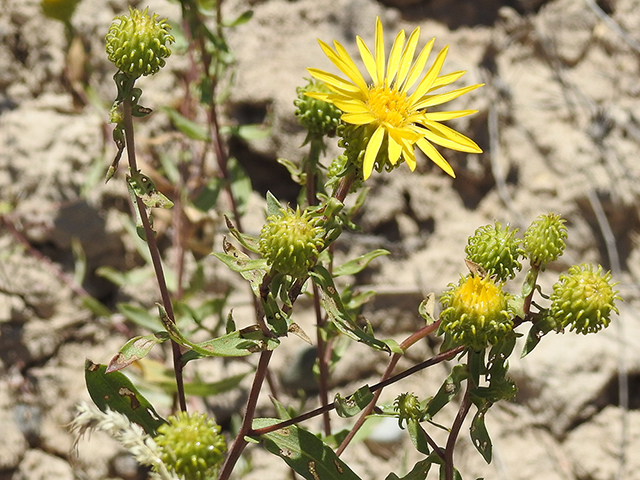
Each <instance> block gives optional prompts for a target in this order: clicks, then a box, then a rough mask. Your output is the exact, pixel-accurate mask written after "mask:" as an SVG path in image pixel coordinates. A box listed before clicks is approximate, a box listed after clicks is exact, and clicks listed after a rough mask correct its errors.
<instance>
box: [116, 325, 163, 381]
mask: <svg viewBox="0 0 640 480" xmlns="http://www.w3.org/2000/svg"><path fill="white" fill-rule="evenodd" d="M167 340H169V334H167V333H166V332H158V333H152V334H151V335H145V336H140V337H133V338H132V339H131V340H129V341H128V342H127V343H125V344H124V345H123V346H122V348H120V350H119V351H118V353H117V354H116V355H115V356H114V357H113V358H112V359H111V361H110V362H109V366H108V367H107V373H111V372H115V371H118V370H121V369H123V368H125V367H127V366H129V365H131V364H132V363H133V362H135V361H136V360H140V359H141V358H144V357H146V356H147V355H148V354H149V352H150V351H151V349H152V348H153V347H154V346H156V345H158V344H159V343H163V342H165V341H167Z"/></svg>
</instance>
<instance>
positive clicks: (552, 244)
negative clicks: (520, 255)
mask: <svg viewBox="0 0 640 480" xmlns="http://www.w3.org/2000/svg"><path fill="white" fill-rule="evenodd" d="M564 222H565V221H564V219H563V218H561V217H560V215H556V214H555V213H549V214H547V215H540V216H539V217H538V218H537V219H536V220H534V222H533V223H532V224H531V225H530V226H529V228H527V231H526V232H525V233H524V250H525V253H526V255H527V257H528V258H529V261H530V262H531V265H537V266H539V267H541V268H544V267H545V266H546V265H547V263H549V262H553V261H554V260H557V259H558V257H559V256H560V255H562V252H564V247H565V244H564V240H565V239H566V238H567V227H565V225H564Z"/></svg>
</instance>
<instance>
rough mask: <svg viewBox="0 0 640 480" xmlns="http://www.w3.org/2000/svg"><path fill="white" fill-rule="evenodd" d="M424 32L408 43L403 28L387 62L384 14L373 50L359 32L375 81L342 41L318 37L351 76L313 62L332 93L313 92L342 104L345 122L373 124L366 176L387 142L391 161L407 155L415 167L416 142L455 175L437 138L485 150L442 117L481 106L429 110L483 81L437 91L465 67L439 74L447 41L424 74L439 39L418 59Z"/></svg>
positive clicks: (455, 145)
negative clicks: (362, 70)
mask: <svg viewBox="0 0 640 480" xmlns="http://www.w3.org/2000/svg"><path fill="white" fill-rule="evenodd" d="M419 38H420V28H419V27H418V28H416V29H415V30H414V31H413V32H412V33H411V35H410V36H409V39H408V41H407V42H406V45H405V33H404V30H401V31H400V33H398V35H397V36H396V39H395V41H394V42H393V46H392V47H391V53H390V54H389V59H388V61H386V62H385V49H384V39H383V32H382V23H381V22H380V18H377V20H376V36H375V49H374V53H373V54H372V53H371V51H370V50H369V48H368V47H367V46H366V45H365V43H364V42H363V40H362V39H361V38H360V37H359V36H358V37H356V42H357V44H358V49H359V50H360V56H361V57H362V60H363V62H364V65H365V67H366V69H367V72H368V73H369V75H370V76H371V79H372V83H367V82H366V81H365V80H364V78H363V76H362V74H361V73H360V71H359V70H358V67H357V66H356V64H355V63H354V61H353V60H352V59H351V57H350V56H349V54H348V53H347V51H346V50H345V48H344V47H343V46H342V45H340V43H338V42H336V41H334V42H333V44H334V47H335V50H334V49H332V48H331V47H330V46H329V45H327V44H326V43H324V42H322V41H321V40H318V42H319V43H320V46H321V47H322V50H323V51H324V53H325V54H326V55H327V57H329V59H330V60H331V61H332V62H333V63H334V65H335V66H336V67H338V68H339V69H340V71H342V73H344V74H345V75H346V76H347V77H348V78H347V79H344V78H341V77H339V76H337V75H334V74H332V73H328V72H325V71H322V70H318V69H316V68H309V69H308V71H309V73H311V75H312V76H313V77H315V78H316V79H318V80H321V81H323V82H324V83H325V84H326V85H327V87H328V88H329V90H331V93H319V92H318V93H309V94H308V95H309V96H311V97H313V98H317V99H319V100H324V101H325V102H329V103H332V104H334V105H335V106H336V107H338V108H339V109H340V110H342V112H343V115H342V120H343V121H344V122H346V123H350V124H353V125H368V126H370V127H371V128H372V131H373V134H372V136H371V139H370V141H369V143H368V145H367V148H366V151H365V155H364V162H363V166H362V168H363V176H364V179H367V178H369V176H370V175H371V172H372V171H373V167H374V164H375V161H376V157H377V156H378V153H379V152H380V151H381V149H382V148H384V147H385V146H386V148H387V150H388V152H387V153H388V161H389V163H390V164H391V165H395V164H396V163H397V162H398V161H400V160H404V161H405V162H407V165H409V168H410V169H411V170H412V171H413V170H414V169H415V168H416V158H415V153H414V149H415V145H417V146H418V147H419V148H420V150H422V151H423V152H424V153H425V154H426V155H427V156H428V157H429V158H430V159H431V160H432V161H433V162H434V163H435V164H436V165H438V166H439V167H440V168H441V169H442V170H444V171H445V172H447V173H448V174H449V175H451V176H452V177H455V174H454V173H453V169H452V168H451V165H449V163H448V162H447V161H446V160H445V159H444V158H443V157H442V155H441V154H440V152H438V151H437V150H436V148H435V147H434V146H433V144H436V145H440V146H442V147H446V148H451V149H453V150H458V151H461V152H469V153H481V152H482V150H481V149H480V147H478V145H476V144H475V142H474V141H473V140H471V139H469V138H467V137H466V136H464V135H462V134H461V133H458V132H456V131H455V130H453V129H451V128H449V127H447V126H445V125H443V124H441V123H440V122H442V121H445V120H450V119H453V118H458V117H463V116H465V115H469V114H472V113H475V112H476V110H459V111H450V112H440V111H439V112H428V111H427V109H428V108H429V107H433V106H436V105H440V104H443V103H445V102H448V101H449V100H452V99H454V98H457V97H459V96H460V95H463V94H464V93H467V92H469V91H471V90H474V89H476V88H478V87H480V86H481V85H472V86H469V87H464V88H459V89H457V90H452V91H450V92H447V93H438V94H434V93H432V92H434V91H435V90H437V89H439V88H442V87H445V86H447V85H449V84H451V83H452V82H454V81H455V80H457V79H458V78H460V77H461V76H462V75H464V73H465V72H464V71H460V72H454V73H449V74H447V75H440V70H441V69H442V65H443V63H444V59H445V57H446V55H447V50H448V47H445V48H443V49H442V50H441V51H440V53H439V54H438V56H437V57H436V60H435V62H434V63H433V65H432V66H431V68H429V70H428V71H427V73H426V74H424V76H423V77H422V79H420V80H419V78H420V76H421V74H422V72H423V70H424V67H425V64H426V63H427V60H428V58H429V54H430V53H431V49H432V47H433V43H434V41H435V39H432V40H431V41H429V43H427V44H426V45H425V46H424V48H423V49H422V50H421V51H420V53H419V54H418V57H417V58H416V60H415V62H414V61H413V59H414V54H415V51H416V47H417V45H418V40H419ZM385 67H386V68H385ZM385 69H386V72H385ZM414 87H415V88H414Z"/></svg>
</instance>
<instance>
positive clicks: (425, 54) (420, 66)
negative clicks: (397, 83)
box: [402, 38, 436, 92]
mask: <svg viewBox="0 0 640 480" xmlns="http://www.w3.org/2000/svg"><path fill="white" fill-rule="evenodd" d="M435 41H436V39H435V38H432V39H431V40H429V43H427V44H426V45H425V46H424V47H422V50H421V51H420V54H419V55H418V58H416V61H415V63H414V64H413V67H411V70H409V75H408V76H407V81H406V82H405V84H404V85H403V86H402V90H403V91H405V92H406V91H407V90H409V89H410V88H411V87H412V86H413V84H414V83H416V80H418V77H419V76H420V75H421V74H422V71H423V70H424V66H425V65H426V63H427V60H428V59H429V55H430V54H431V49H432V48H433V43H434V42H435Z"/></svg>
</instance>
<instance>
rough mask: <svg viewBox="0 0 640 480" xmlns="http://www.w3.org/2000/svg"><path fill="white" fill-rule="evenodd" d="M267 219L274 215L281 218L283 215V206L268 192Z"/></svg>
mask: <svg viewBox="0 0 640 480" xmlns="http://www.w3.org/2000/svg"><path fill="white" fill-rule="evenodd" d="M266 199H267V217H271V216H272V215H274V216H276V217H279V216H281V215H282V205H280V201H279V200H278V199H277V198H276V197H275V196H274V195H273V193H271V192H267V196H266Z"/></svg>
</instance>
